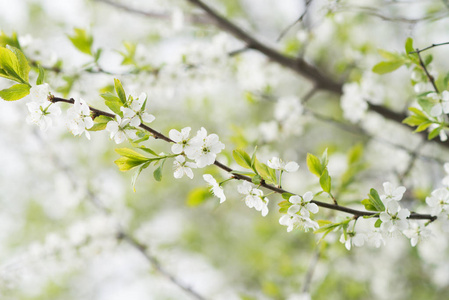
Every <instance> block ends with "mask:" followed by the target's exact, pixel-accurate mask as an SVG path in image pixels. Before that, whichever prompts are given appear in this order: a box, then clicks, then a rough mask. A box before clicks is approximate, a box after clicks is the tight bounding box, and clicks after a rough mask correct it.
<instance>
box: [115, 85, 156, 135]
mask: <svg viewBox="0 0 449 300" xmlns="http://www.w3.org/2000/svg"><path fill="white" fill-rule="evenodd" d="M146 99H147V95H146V94H145V93H142V94H140V96H139V98H137V99H133V100H132V102H131V104H130V105H129V107H123V106H122V107H121V108H120V110H121V111H122V112H123V117H124V118H127V119H129V120H130V121H129V125H131V126H133V127H137V126H139V125H140V124H141V123H142V122H147V123H151V122H153V121H154V119H156V118H155V117H154V116H153V115H152V114H149V113H147V112H145V111H144V110H143V108H142V107H143V105H144V103H145V101H146Z"/></svg>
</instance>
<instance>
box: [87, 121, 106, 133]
mask: <svg viewBox="0 0 449 300" xmlns="http://www.w3.org/2000/svg"><path fill="white" fill-rule="evenodd" d="M107 125H108V123H94V125H93V126H92V127H91V128H89V129H87V130H89V131H101V130H105V129H106V126H107Z"/></svg>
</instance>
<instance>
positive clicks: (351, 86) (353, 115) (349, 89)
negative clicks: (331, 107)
mask: <svg viewBox="0 0 449 300" xmlns="http://www.w3.org/2000/svg"><path fill="white" fill-rule="evenodd" d="M340 105H341V108H342V110H343V115H344V117H345V119H347V120H349V121H350V122H351V123H357V122H358V121H360V120H361V119H362V118H363V117H364V116H365V113H366V110H367V109H368V103H366V101H365V99H364V97H363V91H362V89H361V88H360V86H359V84H357V83H346V84H345V85H344V86H343V95H342V97H341V101H340Z"/></svg>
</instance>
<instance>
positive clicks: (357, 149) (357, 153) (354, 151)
mask: <svg viewBox="0 0 449 300" xmlns="http://www.w3.org/2000/svg"><path fill="white" fill-rule="evenodd" d="M362 155H363V144H361V143H358V144H357V145H355V146H354V147H352V148H351V149H350V150H349V153H348V164H349V165H352V164H354V163H356V162H359V161H360V159H361V158H362Z"/></svg>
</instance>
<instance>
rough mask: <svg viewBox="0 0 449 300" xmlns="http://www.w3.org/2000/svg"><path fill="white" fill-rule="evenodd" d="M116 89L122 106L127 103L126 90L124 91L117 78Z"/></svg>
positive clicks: (115, 79) (115, 80)
mask: <svg viewBox="0 0 449 300" xmlns="http://www.w3.org/2000/svg"><path fill="white" fill-rule="evenodd" d="M114 87H115V91H116V92H117V96H118V97H119V99H120V101H121V102H122V104H125V103H126V94H125V90H124V89H123V86H122V83H121V82H120V80H118V79H117V78H114Z"/></svg>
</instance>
